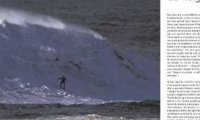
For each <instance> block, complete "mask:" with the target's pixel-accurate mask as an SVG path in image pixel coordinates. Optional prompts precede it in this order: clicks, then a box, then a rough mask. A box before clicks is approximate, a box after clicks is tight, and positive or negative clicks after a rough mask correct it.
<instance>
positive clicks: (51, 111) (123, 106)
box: [0, 101, 160, 120]
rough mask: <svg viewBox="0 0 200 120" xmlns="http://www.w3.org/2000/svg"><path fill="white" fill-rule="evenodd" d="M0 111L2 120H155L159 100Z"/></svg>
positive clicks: (16, 106) (30, 106)
mask: <svg viewBox="0 0 200 120" xmlns="http://www.w3.org/2000/svg"><path fill="white" fill-rule="evenodd" d="M0 113H1V114H0V118H4V119H27V118H29V119H36V118H37V119H60V120H61V119H65V120H68V119H70V120H71V119H76V120H80V119H81V120H82V119H84V120H104V119H106V120H107V119H108V120H117V119H120V120H126V119H131V120H135V119H137V120H139V119H140V120H143V119H144V120H158V119H159V117H160V114H159V113H160V102H159V101H143V102H116V103H105V104H98V105H84V104H75V105H67V106H66V105H61V104H0ZM52 116H54V117H52ZM66 116H68V117H66Z"/></svg>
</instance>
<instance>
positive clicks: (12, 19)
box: [0, 8, 105, 40]
mask: <svg viewBox="0 0 200 120" xmlns="http://www.w3.org/2000/svg"><path fill="white" fill-rule="evenodd" d="M5 22H8V23H11V24H15V25H21V26H24V27H26V26H28V25H29V24H31V25H38V26H43V27H46V28H53V29H59V30H64V31H76V32H78V33H84V34H89V35H92V36H93V37H95V38H97V39H99V40H104V39H105V38H104V37H103V36H101V35H99V34H98V33H96V32H94V31H92V30H89V29H87V28H82V27H79V26H74V25H70V24H66V23H63V22H61V21H60V20H58V19H56V18H53V17H50V16H47V15H36V14H33V13H27V12H24V11H20V10H12V9H6V8H0V25H1V26H2V27H6V24H5Z"/></svg>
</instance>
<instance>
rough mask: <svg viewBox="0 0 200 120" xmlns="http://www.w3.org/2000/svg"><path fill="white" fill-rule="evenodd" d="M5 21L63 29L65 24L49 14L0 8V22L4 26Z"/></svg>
mask: <svg viewBox="0 0 200 120" xmlns="http://www.w3.org/2000/svg"><path fill="white" fill-rule="evenodd" d="M5 21H7V22H9V23H12V24H16V25H23V26H26V25H27V24H34V25H40V26H44V27H47V28H55V29H64V28H65V24H64V23H62V22H61V21H59V20H57V19H55V18H52V17H50V16H44V15H35V14H33V13H25V12H23V11H19V10H11V9H5V8H0V24H1V25H3V26H4V27H5V24H4V22H5Z"/></svg>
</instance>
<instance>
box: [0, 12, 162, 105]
mask: <svg viewBox="0 0 200 120" xmlns="http://www.w3.org/2000/svg"><path fill="white" fill-rule="evenodd" d="M0 66H1V68H0V94H1V97H0V102H9V103H65V104H74V103H99V102H102V100H104V101H110V100H144V99H159V64H158V62H156V61H155V60H154V59H153V57H151V56H144V55H143V56H142V55H140V54H138V53H136V52H133V51H130V50H128V49H123V48H120V47H118V46H115V45H112V44H111V43H109V42H108V41H107V40H106V39H105V38H104V37H102V36H101V35H99V34H97V33H95V32H94V31H92V30H89V29H87V28H83V27H77V26H75V25H69V24H64V23H63V22H61V21H59V20H57V19H55V18H52V17H49V16H42V15H35V14H31V13H25V12H23V11H16V10H8V9H4V8H1V9H0ZM62 75H65V76H66V77H67V78H68V81H67V85H66V86H67V89H66V90H65V91H63V90H60V89H59V81H58V80H57V78H58V77H60V76H62Z"/></svg>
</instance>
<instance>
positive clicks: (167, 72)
mask: <svg viewBox="0 0 200 120" xmlns="http://www.w3.org/2000/svg"><path fill="white" fill-rule="evenodd" d="M161 26H162V27H161V98H162V101H161V119H163V120H185V119H187V120H194V119H195V120H197V119H200V114H199V113H200V111H199V110H200V108H199V107H200V105H199V98H200V94H199V90H200V80H199V79H200V31H199V30H200V29H199V28H200V4H199V1H198V0H163V1H161Z"/></svg>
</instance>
